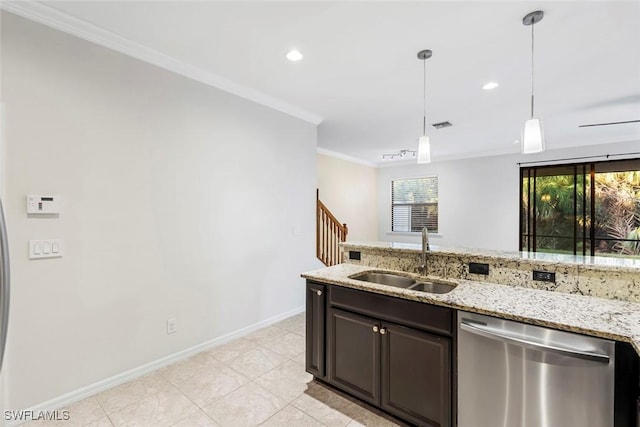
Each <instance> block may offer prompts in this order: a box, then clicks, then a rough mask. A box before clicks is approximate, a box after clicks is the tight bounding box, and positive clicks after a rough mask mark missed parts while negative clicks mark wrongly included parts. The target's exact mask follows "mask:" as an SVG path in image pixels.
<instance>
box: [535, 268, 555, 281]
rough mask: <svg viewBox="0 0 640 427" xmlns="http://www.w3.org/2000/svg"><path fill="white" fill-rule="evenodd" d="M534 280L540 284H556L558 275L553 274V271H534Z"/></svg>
mask: <svg viewBox="0 0 640 427" xmlns="http://www.w3.org/2000/svg"><path fill="white" fill-rule="evenodd" d="M533 280H538V281H540V282H551V283H555V282H556V273H552V272H551V271H538V270H533Z"/></svg>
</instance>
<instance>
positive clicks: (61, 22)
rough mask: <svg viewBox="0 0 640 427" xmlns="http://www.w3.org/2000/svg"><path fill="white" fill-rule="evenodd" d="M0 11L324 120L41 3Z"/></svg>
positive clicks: (1, 3)
mask: <svg viewBox="0 0 640 427" xmlns="http://www.w3.org/2000/svg"><path fill="white" fill-rule="evenodd" d="M0 9H3V10H6V11H7V12H11V13H14V14H16V15H19V16H22V17H23V18H26V19H29V20H31V21H35V22H38V23H40V24H43V25H46V26H48V27H51V28H54V29H56V30H59V31H62V32H65V33H67V34H71V35H73V36H76V37H79V38H81V39H84V40H87V41H89V42H92V43H95V44H98V45H100V46H103V47H106V48H108V49H111V50H115V51H117V52H120V53H123V54H125V55H127V56H130V57H133V58H136V59H139V60H141V61H144V62H147V63H149V64H153V65H156V66H158V67H161V68H164V69H165V70H168V71H171V72H173V73H176V74H180V75H182V76H185V77H188V78H190V79H193V80H195V81H198V82H200V83H204V84H206V85H208V86H212V87H215V88H217V89H220V90H223V91H225V92H229V93H232V94H234V95H237V96H240V97H242V98H245V99H248V100H250V101H253V102H256V103H258V104H262V105H265V106H267V107H270V108H273V109H274V110H278V111H281V112H283V113H286V114H289V115H291V116H293V117H296V118H298V119H302V120H304V121H306V122H309V123H313V124H314V125H318V124H320V122H322V120H323V118H322V117H321V116H319V115H317V114H315V113H312V112H310V111H307V110H304V109H302V108H300V107H297V106H295V105H293V104H289V103H288V102H285V101H283V100H281V99H278V98H275V97H272V96H270V95H267V94H266V93H264V92H260V91H258V90H255V89H252V88H250V87H247V86H243V85H240V84H238V83H235V82H233V81H231V80H229V79H226V78H224V77H221V76H218V75H216V74H214V73H211V72H209V71H206V70H204V69H202V68H199V67H196V66H194V65H191V64H188V63H186V62H183V61H180V60H178V59H176V58H174V57H172V56H169V55H166V54H164V53H162V52H159V51H157V50H154V49H151V48H149V47H147V46H144V45H142V44H140V43H137V42H134V41H132V40H129V39H127V38H125V37H122V36H119V35H117V34H115V33H113V32H111V31H108V30H105V29H103V28H100V27H98V26H96V25H93V24H90V23H88V22H86V21H83V20H81V19H78V18H75V17H73V16H71V15H68V14H66V13H63V12H60V11H58V10H56V9H54V8H52V7H50V6H47V5H45V4H43V3H41V2H36V1H32V0H20V1H17V0H15V1H11V0H9V1H7V0H0Z"/></svg>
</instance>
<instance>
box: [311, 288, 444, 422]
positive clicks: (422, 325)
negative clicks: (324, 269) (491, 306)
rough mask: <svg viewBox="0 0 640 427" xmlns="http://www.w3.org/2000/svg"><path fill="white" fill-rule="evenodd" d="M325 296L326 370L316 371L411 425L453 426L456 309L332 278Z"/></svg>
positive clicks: (350, 392)
mask: <svg viewBox="0 0 640 427" xmlns="http://www.w3.org/2000/svg"><path fill="white" fill-rule="evenodd" d="M311 284H312V282H309V284H308V286H310V285H311ZM325 296H326V301H325V303H326V330H325V333H326V349H325V350H326V371H325V373H326V376H325V377H318V376H316V377H317V378H320V379H322V380H325V381H327V382H328V383H329V384H331V385H333V386H335V387H336V388H339V389H341V390H343V391H346V392H348V393H349V394H351V395H353V396H355V397H357V398H359V399H361V400H363V401H365V402H367V403H370V404H372V405H374V406H377V407H379V408H381V409H383V410H385V411H387V412H389V413H391V414H393V415H396V416H397V417H399V418H402V419H404V420H406V421H408V422H410V423H412V424H415V425H420V426H430V427H450V426H452V425H453V421H452V420H454V418H455V417H454V414H453V409H452V396H453V391H452V384H453V372H452V358H453V357H452V354H453V348H452V347H453V338H452V334H453V333H454V328H453V319H454V317H453V310H451V309H448V308H444V307H437V306H433V305H429V304H424V303H419V302H415V301H408V300H402V299H398V298H393V297H388V296H384V295H379V294H373V293H369V292H364V291H358V290H353V289H348V288H343V287H340V286H332V285H326V290H325ZM309 298H310V297H309V295H307V304H309V302H312V303H313V300H310V299H309ZM307 307H309V305H307ZM307 310H308V308H307ZM312 310H313V311H314V313H315V312H317V308H315V307H312ZM309 317H310V314H309V312H307V319H309ZM311 317H312V318H313V316H311ZM307 331H309V324H307ZM309 344H310V342H309V336H307V360H309V357H310V356H309V352H316V351H317V350H316V348H317V347H309ZM307 371H309V372H311V371H310V370H309V363H308V362H307ZM311 373H313V372H311ZM314 375H315V374H314Z"/></svg>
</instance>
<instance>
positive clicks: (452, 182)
mask: <svg viewBox="0 0 640 427" xmlns="http://www.w3.org/2000/svg"><path fill="white" fill-rule="evenodd" d="M639 151H640V142H638V141H635V142H629V143H624V144H606V145H596V146H588V147H580V148H576V149H565V150H552V151H547V152H545V153H540V154H536V155H526V156H525V155H522V154H511V155H502V156H492V157H479V158H473V159H462V160H450V161H442V162H434V163H431V164H427V165H417V164H413V165H402V166H397V167H385V168H379V169H378V184H377V186H378V218H379V222H378V239H379V240H382V241H396V242H414V243H418V242H419V241H420V238H419V234H418V233H391V232H390V231H391V181H392V180H394V179H398V178H415V177H422V176H431V175H437V176H438V196H439V205H438V208H439V234H438V235H436V236H432V240H431V242H432V243H433V244H434V245H439V246H443V247H455V246H461V247H468V248H483V249H497V250H508V251H517V250H518V241H519V240H518V232H519V229H518V216H519V213H518V209H519V201H518V199H519V191H520V187H519V176H520V172H519V171H520V166H519V165H518V164H517V163H518V162H531V161H536V162H537V161H545V160H553V159H563V158H569V157H577V156H599V155H606V154H618V153H628V152H639ZM636 157H637V155H636ZM615 158H616V159H617V158H619V157H615ZM612 159H614V158H612ZM592 160H605V159H604V158H598V159H592ZM583 161H588V159H586V160H583ZM560 163H567V161H562V162H560Z"/></svg>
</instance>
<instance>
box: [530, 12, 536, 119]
mask: <svg viewBox="0 0 640 427" xmlns="http://www.w3.org/2000/svg"><path fill="white" fill-rule="evenodd" d="M535 26H536V24H535V22H532V23H531V118H532V119H533V96H534V95H533V94H534V86H533V81H534V78H533V73H534V68H533V65H534V54H533V27H535Z"/></svg>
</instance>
